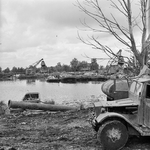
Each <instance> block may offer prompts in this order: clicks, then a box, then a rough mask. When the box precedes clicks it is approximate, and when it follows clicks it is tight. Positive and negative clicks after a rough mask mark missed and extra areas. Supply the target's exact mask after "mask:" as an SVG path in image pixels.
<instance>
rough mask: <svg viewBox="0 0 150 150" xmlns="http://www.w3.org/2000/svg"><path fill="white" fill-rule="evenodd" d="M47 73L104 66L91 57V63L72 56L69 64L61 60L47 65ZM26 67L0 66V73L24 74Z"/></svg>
mask: <svg viewBox="0 0 150 150" xmlns="http://www.w3.org/2000/svg"><path fill="white" fill-rule="evenodd" d="M47 68H48V73H53V72H63V71H65V72H71V71H73V72H75V71H91V70H98V69H104V66H102V65H101V66H99V64H98V63H97V61H96V59H92V60H91V63H88V62H87V61H78V59H77V58H74V59H72V60H71V62H70V65H66V64H61V62H58V63H57V65H56V66H47ZM26 69H27V68H23V67H15V66H14V67H12V69H10V68H9V67H7V68H5V69H2V67H0V73H15V74H25V72H26ZM36 72H40V67H37V68H36Z"/></svg>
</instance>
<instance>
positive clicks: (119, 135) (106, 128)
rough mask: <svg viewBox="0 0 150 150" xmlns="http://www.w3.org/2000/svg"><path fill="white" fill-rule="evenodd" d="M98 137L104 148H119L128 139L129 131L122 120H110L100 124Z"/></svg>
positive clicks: (110, 149) (105, 149) (109, 149)
mask: <svg viewBox="0 0 150 150" xmlns="http://www.w3.org/2000/svg"><path fill="white" fill-rule="evenodd" d="M97 139H98V141H99V142H100V144H101V146H102V148H103V149H104V150H119V149H121V148H122V147H123V146H124V145H125V144H126V142H127V140H128V131H127V128H126V126H125V125H124V124H123V123H121V122H120V121H117V120H113V121H108V122H105V123H104V124H103V125H102V126H100V128H99V130H98V133H97Z"/></svg>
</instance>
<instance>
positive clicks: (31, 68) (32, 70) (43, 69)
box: [26, 58, 47, 75]
mask: <svg viewBox="0 0 150 150" xmlns="http://www.w3.org/2000/svg"><path fill="white" fill-rule="evenodd" d="M40 62H41V70H40V71H41V73H45V72H47V66H46V64H45V62H44V60H43V58H42V59H40V60H38V61H36V62H35V63H33V64H32V65H30V66H29V67H28V68H27V69H26V74H27V75H34V74H35V73H36V66H37V65H38V64H39V63H40Z"/></svg>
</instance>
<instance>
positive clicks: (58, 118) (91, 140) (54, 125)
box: [0, 109, 150, 150]
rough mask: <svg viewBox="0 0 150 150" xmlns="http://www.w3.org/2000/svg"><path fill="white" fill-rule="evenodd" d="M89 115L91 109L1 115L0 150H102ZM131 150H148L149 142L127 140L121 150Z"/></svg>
mask: <svg viewBox="0 0 150 150" xmlns="http://www.w3.org/2000/svg"><path fill="white" fill-rule="evenodd" d="M90 115H91V110H90V109H85V110H78V111H67V112H56V113H50V112H38V111H37V112H31V111H25V112H17V113H16V112H15V113H11V114H10V115H1V116H0V150H2V149H3V150H5V149H8V148H9V149H13V150H101V146H100V144H99V143H98V142H97V139H96V133H95V131H94V130H93V129H92V127H91V125H90V123H89V116H90ZM133 149H134V150H137V149H138V150H148V149H150V138H149V137H144V138H137V137H132V138H130V139H129V142H128V143H127V145H126V146H125V147H124V148H123V150H133Z"/></svg>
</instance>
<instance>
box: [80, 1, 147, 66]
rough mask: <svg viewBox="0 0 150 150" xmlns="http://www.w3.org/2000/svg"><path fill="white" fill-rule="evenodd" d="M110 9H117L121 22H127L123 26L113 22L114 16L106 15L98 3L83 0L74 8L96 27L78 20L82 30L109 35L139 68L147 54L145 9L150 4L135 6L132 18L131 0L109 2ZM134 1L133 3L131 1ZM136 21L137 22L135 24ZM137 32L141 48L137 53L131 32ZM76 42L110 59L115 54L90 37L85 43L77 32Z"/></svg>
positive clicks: (144, 61)
mask: <svg viewBox="0 0 150 150" xmlns="http://www.w3.org/2000/svg"><path fill="white" fill-rule="evenodd" d="M109 1H110V5H111V7H113V8H114V9H115V10H117V11H118V12H119V13H120V14H121V15H122V17H124V19H126V20H127V26H125V25H122V23H121V22H119V21H118V20H117V18H116V17H115V14H112V13H110V16H111V17H110V16H109V17H108V16H106V14H105V13H104V11H103V10H102V8H101V2H102V1H100V0H83V3H81V2H79V1H78V0H77V6H78V8H79V9H80V10H81V11H82V12H84V13H85V14H86V15H87V16H89V17H90V18H92V19H93V20H94V21H96V23H97V27H98V28H97V27H95V26H92V25H89V24H88V23H87V22H86V21H85V20H84V21H82V24H83V25H84V27H86V28H87V29H89V30H90V31H93V33H95V32H96V33H109V34H111V35H112V36H113V37H115V39H116V40H118V41H119V42H121V43H122V44H124V45H125V46H126V47H127V48H128V49H129V50H130V52H131V53H132V54H133V55H134V56H135V58H136V59H137V61H138V63H139V65H140V66H141V67H142V66H143V65H144V64H145V63H146V60H147V52H148V50H149V49H150V42H149V40H150V35H148V34H149V33H148V32H147V31H148V26H147V20H148V13H147V11H148V10H149V7H150V6H148V5H149V4H150V3H148V0H140V1H139V2H138V4H139V5H138V6H139V8H140V9H139V10H140V11H139V14H137V15H136V16H133V14H132V5H135V3H133V0H132V2H131V0H116V1H114V0H109ZM135 2H137V1H135ZM139 20H140V22H139ZM135 28H136V30H137V29H138V30H139V32H140V33H141V49H140V50H138V48H137V45H136V40H135V37H134V36H135V35H134V29H135ZM78 37H79V39H80V40H81V41H82V42H83V43H85V44H88V45H90V46H92V47H93V48H95V49H99V50H102V51H103V52H105V53H106V54H107V55H108V56H109V57H112V55H113V56H114V55H115V53H114V52H113V50H112V49H111V48H110V47H108V46H107V45H104V44H103V43H101V41H100V40H99V39H98V38H97V37H96V36H95V35H94V34H93V35H92V36H88V39H87V40H85V39H84V38H82V37H81V36H80V34H79V33H78Z"/></svg>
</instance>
